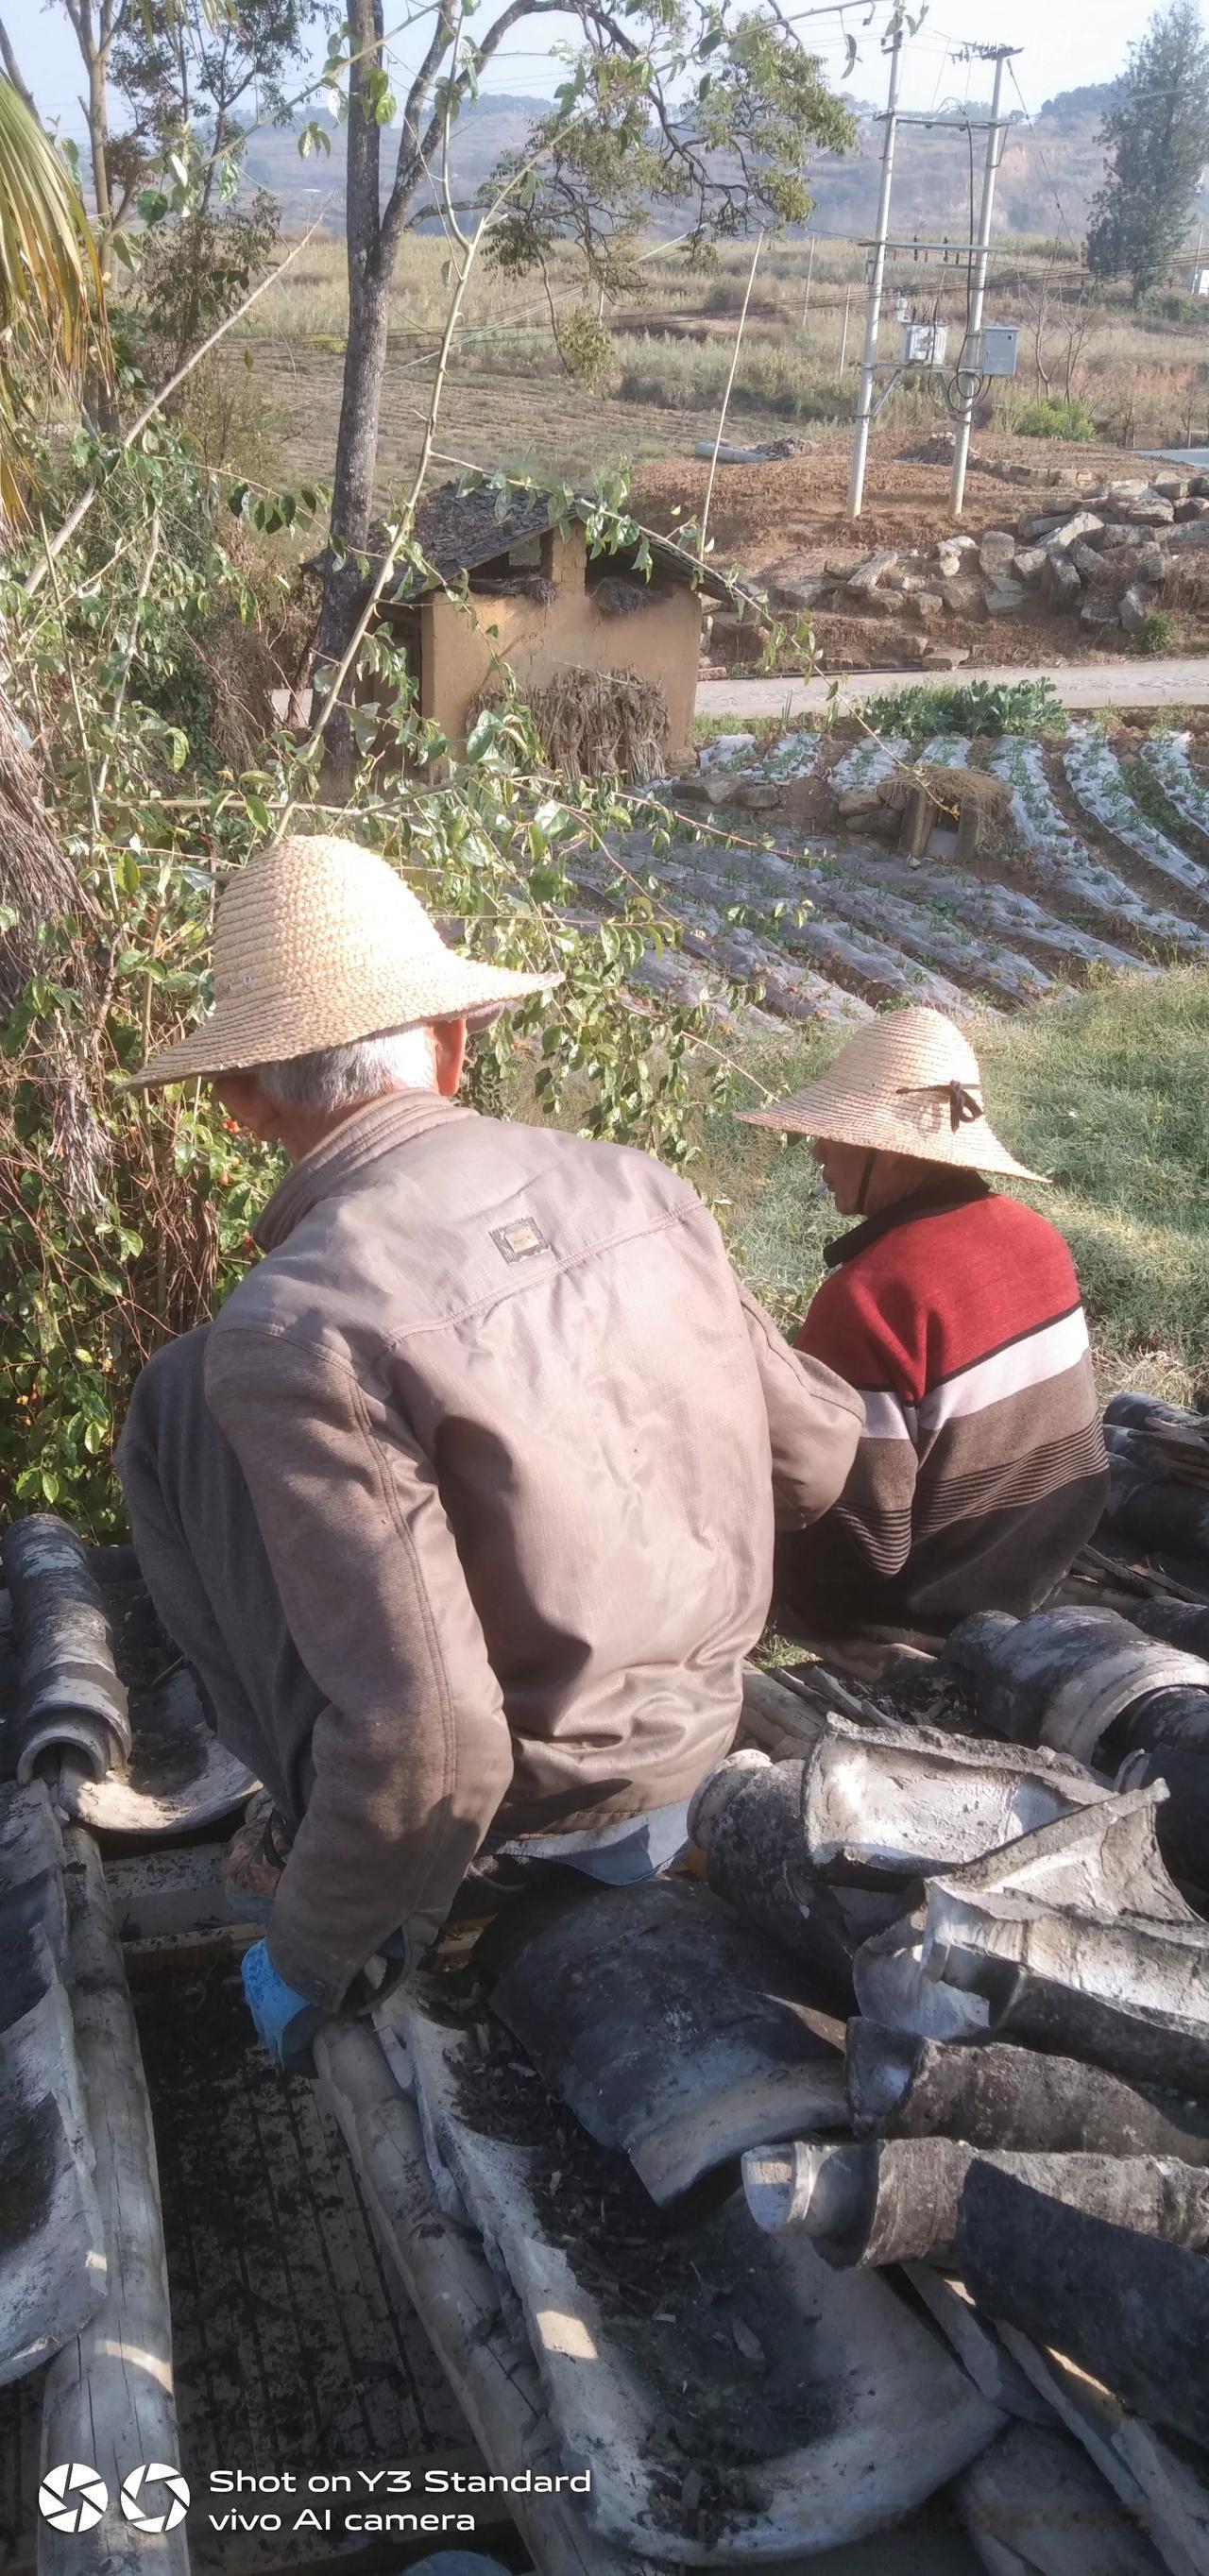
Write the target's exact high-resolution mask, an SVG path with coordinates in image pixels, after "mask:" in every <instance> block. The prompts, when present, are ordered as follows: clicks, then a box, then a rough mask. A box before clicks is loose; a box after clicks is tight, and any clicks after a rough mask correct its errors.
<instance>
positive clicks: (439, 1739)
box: [206, 1324, 512, 2011]
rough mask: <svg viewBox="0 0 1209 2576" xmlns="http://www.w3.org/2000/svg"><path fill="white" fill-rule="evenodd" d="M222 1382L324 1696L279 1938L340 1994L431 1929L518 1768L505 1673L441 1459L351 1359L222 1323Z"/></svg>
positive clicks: (272, 1557) (317, 1994)
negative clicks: (445, 1499)
mask: <svg viewBox="0 0 1209 2576" xmlns="http://www.w3.org/2000/svg"><path fill="white" fill-rule="evenodd" d="M206 1399H207V1403H208V1405H209V1407H210V1411H211V1413H212V1414H213V1416H214V1418H215V1420H216V1422H217V1423H218V1425H219V1427H220V1429H221V1430H222V1432H223V1433H224V1435H225V1437H226V1439H227V1440H228V1441H229V1442H230V1444H231V1447H232V1448H233V1449H234V1451H235V1454H236V1457H237V1458H238V1461H239V1464H240V1467H241V1468H242V1470H243V1474H244V1478H245V1481H246V1483H247V1486H248V1491H249V1493H250V1496H251V1499H252V1504H253V1507H254V1510H255V1513H256V1518H257V1521H258V1523H259V1526H260V1530H261V1535H262V1537H263V1539H264V1544H265V1548H266V1551H267V1554H268V1558H269V1563H270V1566H271V1568H272V1573H273V1579H274V1582H275V1584H276V1586H277V1589H278V1592H279V1594H280V1598H281V1604H282V1608H283V1611H284V1613H285V1618H286V1623H287V1626H288V1627H289V1630H290V1634H291V1637H292V1638H293V1641H294V1644H295V1646H296V1647H297V1650H298V1653H299V1655H300V1656H301V1658H302V1661H303V1663H304V1664H305V1665H306V1668H307V1670H308V1672H309V1673H310V1674H311V1677H312V1679H313V1680H314V1682H315V1683H316V1684H317V1685H318V1688H319V1689H320V1691H322V1692H323V1693H324V1694H325V1698H326V1705H325V1706H324V1707H323V1709H322V1710H321V1712H320V1715H319V1717H318V1719H317V1721H316V1724H315V1728H314V1733H313V1737H312V1741H311V1755H312V1760H313V1763H314V1783H313V1787H312V1790H311V1794H310V1797H309V1799H308V1802H307V1809H306V1814H305V1816H304V1818H303V1821H302V1824H301V1827H300V1829H299V1832H298V1836H297V1839H296V1841H295V1843H294V1846H293V1849H292V1851H291V1853H290V1857H289V1859H288V1861H287V1863H286V1866H285V1870H284V1872H283V1874H282V1878H281V1882H280V1885H279V1888H278V1892H277V1897H276V1900H275V1903H274V1908H273V1918H272V1924H271V1927H270V1931H269V1954H270V1957H271V1959H272V1962H273V1965H274V1967H275V1968H276V1969H277V1972H278V1974H279V1975H280V1976H282V1977H284V1978H285V1980H286V1982H287V1984H289V1985H291V1986H294V1987H295V1988H296V1989H297V1991H298V1992H299V1993H300V1994H303V1995H305V1996H307V1998H308V2000H310V2001H311V2002H314V2003H317V2004H319V2005H321V2006H322V2007H323V2008H324V2009H325V2010H327V2011H333V2010H335V2008H336V2007H337V2006H338V2004H339V2003H340V2000H341V1997H342V1996H343V1994H344V1991H345V1988H346V1987H347V1985H348V1984H349V1982H350V1981H351V1979H352V1978H353V1977H354V1976H355V1974H356V1973H357V1970H358V1969H359V1968H361V1967H363V1966H364V1964H365V1961H366V1960H367V1959H368V1958H369V1956H370V1954H371V1952H373V1951H374V1950H375V1949H376V1948H377V1947H378V1945H379V1943H380V1942H381V1941H383V1940H384V1939H385V1938H386V1936H387V1935H388V1934H389V1933H391V1932H394V1931H396V1930H398V1929H399V1928H400V1927H405V1928H407V1929H408V1930H409V1933H410V1938H411V1940H412V1941H413V1942H417V1943H423V1944H426V1943H427V1942H428V1941H429V1940H430V1939H431V1938H432V1937H433V1935H434V1933H435V1932H436V1930H437V1929H438V1928H439V1926H440V1924H441V1923H442V1922H443V1920H444V1918H445V1915H446V1913H447V1912H448V1910H449V1906H450V1904H451V1903H452V1900H453V1897H454V1894H455V1892H456V1890H457V1888H458V1886H459V1884H460V1882H461V1880H462V1878H463V1877H464V1875H465V1872H466V1869H467V1867H468V1865H469V1863H470V1861H471V1860H472V1859H473V1857H474V1854H475V1852H476V1851H477V1849H478V1847H479V1844H480V1843H481V1841H482V1839H483V1836H484V1834H485V1833H486V1831H487V1828H488V1826H489V1825H490V1823H491V1819H492V1817H493V1815H494V1814H495V1811H496V1809H497V1807H498V1806H499V1804H500V1801H501V1799H502V1798H503V1796H504V1794H505V1792H506V1790H507V1788H508V1786H509V1783H510V1781H511V1777H512V1747H511V1738H510V1735H509V1730H508V1724H507V1719H506V1717H505V1714H504V1708H503V1702H502V1699H501V1695H500V1688H499V1684H498V1682H497V1680H496V1678H495V1675H494V1673H493V1672H492V1669H491V1665H490V1662H489V1659H488V1655H487V1648H486V1644H485V1641H484V1638H483V1633H482V1629H481V1627H480V1625H479V1621H478V1618H477V1615H476V1613H475V1610H474V1605H473V1603H472V1602H471V1599H470V1595H469V1592H468V1590H467V1587H466V1580H465V1576H464V1575H463V1572H462V1568H461V1564H460V1561H459V1558H458V1553H457V1548H456V1546H455V1544H454V1539H453V1534H452V1531H451V1530H450V1527H449V1523H448V1521H447V1519H446V1516H445V1512H444V1508H443V1506H442V1503H441V1498H440V1494H439V1492H438V1490H437V1482H436V1476H435V1473H434V1470H433V1466H432V1463H431V1461H430V1460H429V1459H428V1458H427V1457H425V1455H424V1454H423V1452H422V1451H421V1449H420V1448H419V1447H418V1446H414V1447H413V1446H410V1445H408V1443H407V1438H406V1433H405V1432H403V1433H400V1430H399V1426H398V1425H397V1424H395V1423H392V1424H391V1426H390V1432H389V1436H387V1435H386V1432H385V1430H384V1429H383V1427H382V1426H381V1425H380V1424H378V1423H377V1422H376V1421H375V1420H374V1418H373V1416H372V1412H371V1407H370V1403H369V1400H368V1398H367V1397H366V1395H365V1392H364V1390H363V1389H362V1387H361V1385H360V1383H359V1381H358V1379H357V1378H356V1376H355V1375H354V1373H353V1372H352V1371H351V1370H350V1369H349V1368H348V1367H347V1365H346V1364H345V1363H344V1362H343V1361H342V1360H340V1359H337V1358H335V1357H333V1356H332V1355H331V1354H329V1353H326V1352H324V1351H323V1350H322V1349H321V1348H317V1347H315V1346H314V1345H312V1344H310V1343H309V1342H306V1341H303V1340H301V1339H298V1340H295V1339H292V1338H291V1336H290V1335H289V1334H287V1333H282V1332H280V1331H272V1330H266V1329H264V1328H257V1327H252V1326H235V1325H232V1324H224V1325H223V1326H222V1327H221V1328H220V1329H219V1330H217V1331H216V1332H215V1334H214V1337H213V1340H212V1342H211V1346H210V1351H209V1355H208V1361H207V1370H206Z"/></svg>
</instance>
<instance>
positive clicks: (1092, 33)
mask: <svg viewBox="0 0 1209 2576" xmlns="http://www.w3.org/2000/svg"><path fill="white" fill-rule="evenodd" d="M812 5H813V0H786V14H787V15H789V16H792V17H794V18H796V19H798V20H799V22H800V23H801V26H802V34H803V37H804V38H808V39H809V42H810V44H811V46H812V48H813V49H814V50H816V51H817V52H818V53H820V54H821V55H822V56H823V58H824V60H825V61H826V63H827V64H828V66H829V69H830V70H831V71H832V73H833V76H834V77H836V78H837V79H838V77H839V74H840V70H841V68H842V64H843V60H844V45H843V39H842V36H841V34H840V31H839V22H838V19H837V17H836V16H835V15H832V16H827V17H822V18H819V19H818V20H817V21H816V20H815V19H814V17H813V16H812V15H810V14H809V13H810V11H811V9H812ZM5 14H6V18H7V24H8V28H9V33H10V35H11V36H12V38H13V40H14V43H15V45H16V48H17V52H18V56H19V59H20V62H21V67H22V70H23V71H24V74H25V77H26V79H27V80H28V82H29V84H30V87H31V89H32V90H33V92H34V94H35V97H36V98H37V101H38V104H39V106H40V108H41V110H42V113H43V115H44V116H48V117H59V118H61V119H62V122H63V124H64V126H65V127H67V128H68V129H69V130H71V131H73V132H78V131H79V130H80V128H81V118H80V111H79V107H78V103H77V102H78V98H79V89H80V83H79V80H78V78H77V65H76V63H75V61H74V60H73V52H74V47H73V39H72V36H71V31H70V29H69V27H68V25H67V21H66V18H65V16H64V13H63V10H62V7H61V6H60V5H58V0H51V5H49V6H46V7H44V6H42V5H41V0H15V5H13V0H9V5H8V7H7V9H6V12H5ZM493 14H494V13H493V11H492V10H491V9H490V8H489V7H488V6H486V5H481V6H480V10H479V18H480V22H481V23H483V24H490V20H491V16H492V15H493ZM1150 14H1151V0H932V6H931V8H930V10H929V13H928V16H927V18H926V20H925V22H924V24H923V26H922V27H921V29H920V32H919V34H918V36H916V37H914V38H912V39H911V40H910V42H909V44H908V48H907V62H906V68H905V77H904V82H903V103H904V105H906V106H908V107H913V108H920V107H930V106H931V105H933V104H934V103H936V104H940V103H941V102H943V101H944V100H945V99H947V98H954V97H956V98H962V97H964V96H966V95H967V87H968V84H972V85H973V86H972V89H971V90H970V92H969V94H971V95H973V96H975V97H977V96H978V95H979V94H980V87H981V92H982V94H985V90H986V75H985V73H982V72H981V71H980V68H979V66H977V65H975V66H973V67H972V68H968V67H967V66H966V65H965V64H962V63H957V62H955V61H954V60H953V59H952V49H953V48H956V47H959V46H960V45H961V44H963V43H969V42H971V41H975V42H978V43H982V44H986V43H992V42H995V41H997V40H998V39H1000V38H1003V39H1004V40H1006V41H1010V42H1011V43H1013V44H1016V45H1018V46H1019V47H1020V48H1021V51H1020V55H1019V57H1018V60H1017V62H1016V66H1015V70H1016V77H1017V79H1018V81H1019V84H1020V89H1021V92H1022V93H1023V97H1024V101H1025V104H1026V106H1027V107H1028V108H1029V109H1031V110H1036V109H1037V108H1039V107H1040V106H1041V104H1042V101H1043V100H1044V99H1047V98H1051V97H1052V96H1053V94H1054V92H1055V91H1056V90H1060V89H1075V88H1078V87H1080V86H1081V85H1082V84H1083V83H1084V82H1085V81H1102V80H1110V79H1111V78H1112V76H1113V74H1114V73H1115V72H1118V71H1120V70H1121V69H1122V67H1123V65H1124V62H1125V54H1126V48H1127V46H1128V45H1129V43H1130V41H1131V39H1132V38H1133V37H1135V36H1139V35H1140V34H1141V32H1142V29H1143V28H1144V26H1145V24H1146V21H1147V19H1148V17H1149V16H1150ZM408 15H409V6H408V0H386V23H387V26H388V28H390V27H392V26H395V25H397V24H398V23H399V22H400V21H402V20H403V19H405V18H406V17H407V16H408ZM867 15H868V0H856V5H853V6H851V7H848V8H847V9H846V10H845V12H844V17H845V20H846V23H847V25H848V26H850V27H851V29H852V32H853V34H854V35H855V36H856V38H857V41H858V43H859V46H860V60H859V62H858V64H857V67H856V70H855V72H854V73H853V76H852V80H851V83H850V84H849V86H850V89H851V91H852V93H853V95H854V96H856V97H858V98H869V97H877V96H880V94H881V90H882V85H883V81H884V68H883V65H882V63H881V61H880V60H879V52H878V37H877V27H878V25H879V24H882V23H884V20H885V16H886V6H885V0H876V14H875V22H874V25H873V27H872V28H871V29H867V28H866V27H865V26H864V23H863V22H864V20H865V18H866V16H867ZM558 25H559V22H558V21H557V20H551V19H545V20H538V21H534V22H530V23H528V24H522V25H521V26H519V27H518V28H517V30H516V35H515V42H514V44H513V45H511V46H509V47H507V48H502V49H501V51H500V54H499V55H498V57H497V58H496V61H495V63H494V65H493V66H492V70H491V77H490V82H489V86H490V87H491V88H492V89H497V90H500V89H505V90H518V91H521V92H525V93H534V94H537V95H539V96H540V95H542V94H544V93H547V92H549V91H550V90H551V89H553V88H554V86H555V85H556V83H557V81H558V80H559V79H560V78H561V77H562V72H561V68H560V66H559V65H558V64H557V62H556V61H555V60H554V59H553V57H552V55H551V51H550V42H549V41H545V42H543V41H542V40H543V38H547V39H552V38H553V35H554V32H555V30H556V28H557V27H558ZM415 43H416V39H415V38H414V37H411V38H408V37H401V38H400V39H399V42H398V48H397V52H398V62H397V66H396V68H397V70H398V71H402V70H403V69H405V68H406V65H407V63H408V61H409V60H411V59H412V58H413V52H414V46H415ZM322 50H323V49H322V46H321V47H320V54H322ZM1008 95H1009V99H1011V100H1012V101H1013V103H1018V102H1016V101H1015V94H1014V92H1013V91H1012V90H1011V87H1010V84H1009V91H1008Z"/></svg>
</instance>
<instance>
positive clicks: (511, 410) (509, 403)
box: [254, 341, 786, 498]
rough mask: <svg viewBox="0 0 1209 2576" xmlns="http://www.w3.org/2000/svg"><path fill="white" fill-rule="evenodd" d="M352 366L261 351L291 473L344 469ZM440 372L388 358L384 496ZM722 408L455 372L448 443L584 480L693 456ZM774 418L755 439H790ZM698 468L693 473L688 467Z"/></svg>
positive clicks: (447, 451) (307, 354)
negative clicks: (672, 405)
mask: <svg viewBox="0 0 1209 2576" xmlns="http://www.w3.org/2000/svg"><path fill="white" fill-rule="evenodd" d="M342 369H343V359H342V358H341V357H340V355H339V354H338V353H337V352H334V351H327V350H320V349H309V348H302V349H296V350H291V349H290V348H288V347H287V346H285V345H284V344H282V343H279V342H275V341H274V342H261V343H259V344H258V345H256V346H255V347H254V381H255V384H256V385H257V387H258V388H259V391H260V395H261V398H262V400H263V401H264V402H265V403H266V404H267V405H268V406H269V408H270V411H271V412H272V413H273V414H274V415H275V416H276V421H277V426H278V432H279V436H280V438H281V441H282V449H283V456H284V459H285V461H286V464H287V467H288V471H289V472H290V473H291V474H295V475H297V474H307V475H316V476H319V477H320V478H326V477H327V476H329V475H330V473H331V470H332V455H333V452H334V448H335V440H336V422H337V419H338V417H339V411H340V384H341V374H342ZM430 374H431V370H430V369H429V368H428V367H426V366H417V363H416V361H415V359H414V357H410V356H408V354H407V353H406V352H404V351H403V350H398V351H392V353H391V356H390V358H389V359H388V361H387V372H386V391H385V395H384V399H383V406H382V437H381V442H380V446H379V451H378V459H379V473H380V477H381V482H382V486H383V496H384V498H385V496H386V494H387V493H389V492H390V490H391V489H392V487H393V486H395V485H396V484H399V483H402V482H403V481H405V479H406V478H407V477H408V476H409V475H410V474H411V473H412V472H413V471H414V468H415V464H416V460H417V457H418V455H419V452H420V441H421V439H422V436H423V432H424V423H425V420H426V418H427V414H428V399H429V384H430ZM717 425H718V422H717V411H716V409H715V408H711V407H708V406H704V405H703V406H702V408H701V409H700V410H686V411H681V410H673V409H668V410H664V409H663V408H656V407H654V406H648V405H646V404H644V403H636V402H624V401H622V400H621V399H620V398H619V397H618V396H617V395H613V394H593V393H588V392H585V390H584V388H583V387H582V386H581V385H576V384H573V383H572V382H571V380H570V378H569V377H567V378H564V379H561V380H560V379H558V378H555V377H543V378H542V379H541V380H540V381H539V382H538V383H537V384H535V383H534V382H533V380H532V378H531V377H528V376H526V375H524V374H522V373H519V372H518V373H517V374H516V375H515V376H513V375H494V374H491V375H489V374H486V373H482V374H479V373H474V372H467V373H465V374H462V375H459V374H458V373H457V371H456V369H455V371H454V373H453V375H452V376H451V377H450V380H449V384H448V387H447V389H446V393H445V397H444V400H443V402H442V406H441V421H440V437H439V440H438V445H439V447H440V449H441V451H442V454H443V455H444V456H445V457H453V458H456V459H457V460H459V462H464V463H465V464H467V465H476V466H480V467H483V468H484V469H486V470H488V471H492V470H494V469H496V468H497V467H499V466H503V467H504V468H506V469H507V470H508V471H509V472H512V473H518V474H520V473H534V474H545V475H548V476H550V477H551V478H556V477H562V476H563V475H566V476H569V477H571V478H572V479H574V478H575V477H576V476H583V477H584V478H585V480H586V479H587V478H589V477H591V476H595V475H598V474H601V473H604V472H607V471H608V470H609V469H610V468H613V467H616V466H619V465H627V464H630V463H632V462H636V461H641V460H643V459H646V458H648V457H669V456H671V457H684V456H685V455H686V454H690V455H691V452H692V449H693V446H694V444H695V442H696V441H697V440H698V439H699V438H712V437H713V436H714V433H715V431H716V429H717ZM785 426H786V425H785V422H784V420H783V419H780V420H779V419H777V418H776V417H775V416H774V414H772V413H771V412H769V413H767V414H760V413H758V412H745V413H744V416H743V432H742V434H743V437H744V438H745V439H747V438H752V439H755V440H763V439H771V438H777V437H783V436H784V434H785ZM684 470H685V471H688V470H689V469H688V468H685V469H684Z"/></svg>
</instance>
